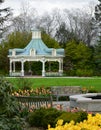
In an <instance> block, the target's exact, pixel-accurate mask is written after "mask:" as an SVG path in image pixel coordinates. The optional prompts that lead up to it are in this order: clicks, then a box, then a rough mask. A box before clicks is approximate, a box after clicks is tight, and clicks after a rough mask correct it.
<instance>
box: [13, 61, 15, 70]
mask: <svg viewBox="0 0 101 130" xmlns="http://www.w3.org/2000/svg"><path fill="white" fill-rule="evenodd" d="M13 72H15V61H14V62H13Z"/></svg>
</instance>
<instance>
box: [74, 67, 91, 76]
mask: <svg viewBox="0 0 101 130" xmlns="http://www.w3.org/2000/svg"><path fill="white" fill-rule="evenodd" d="M76 75H77V76H80V77H81V76H85V77H91V76H93V70H92V69H77V70H76Z"/></svg>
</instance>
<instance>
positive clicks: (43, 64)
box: [42, 59, 46, 77]
mask: <svg viewBox="0 0 101 130" xmlns="http://www.w3.org/2000/svg"><path fill="white" fill-rule="evenodd" d="M45 62H46V61H45V59H43V60H42V77H44V76H45Z"/></svg>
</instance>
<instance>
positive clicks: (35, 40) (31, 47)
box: [8, 29, 64, 76]
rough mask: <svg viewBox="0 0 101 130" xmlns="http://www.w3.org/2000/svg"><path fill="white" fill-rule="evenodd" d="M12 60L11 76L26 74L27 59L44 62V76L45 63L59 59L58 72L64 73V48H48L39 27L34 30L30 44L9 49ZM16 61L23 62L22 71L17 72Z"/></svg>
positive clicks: (44, 72) (43, 74)
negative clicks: (25, 64)
mask: <svg viewBox="0 0 101 130" xmlns="http://www.w3.org/2000/svg"><path fill="white" fill-rule="evenodd" d="M8 57H9V60H10V70H9V75H10V76H24V75H25V73H24V71H25V70H24V63H25V62H26V61H28V62H30V61H31V62H33V61H40V62H42V76H46V71H45V63H46V62H49V61H57V62H58V63H59V71H58V74H59V75H62V73H63V57H64V49H62V48H59V49H55V48H48V47H47V46H46V45H45V44H44V42H43V41H42V39H41V31H40V30H38V29H34V30H32V39H31V41H30V42H29V43H28V45H27V46H26V47H25V48H23V49H21V48H14V49H9V54H8ZM16 62H21V71H20V72H16V70H15V67H16Z"/></svg>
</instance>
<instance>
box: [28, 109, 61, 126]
mask: <svg viewBox="0 0 101 130" xmlns="http://www.w3.org/2000/svg"><path fill="white" fill-rule="evenodd" d="M61 113H62V112H61V111H58V110H56V109H54V108H48V109H45V108H40V109H38V110H35V111H34V112H32V113H30V115H29V117H28V122H29V124H30V125H31V126H37V127H43V128H47V126H48V124H50V125H51V126H54V125H55V123H56V122H55V119H56V118H57V117H58V116H60V115H61Z"/></svg>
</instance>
